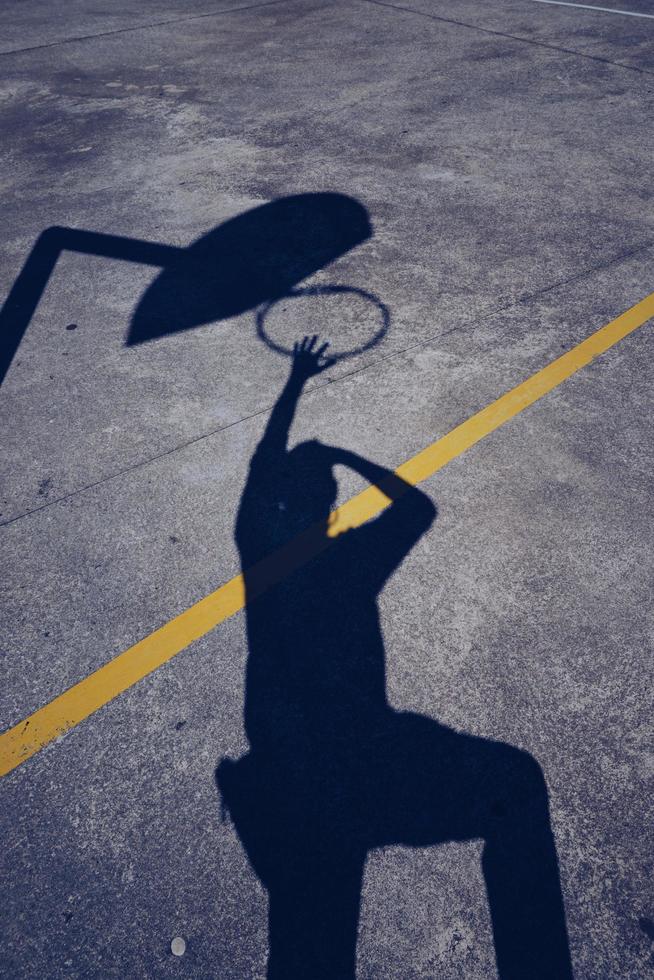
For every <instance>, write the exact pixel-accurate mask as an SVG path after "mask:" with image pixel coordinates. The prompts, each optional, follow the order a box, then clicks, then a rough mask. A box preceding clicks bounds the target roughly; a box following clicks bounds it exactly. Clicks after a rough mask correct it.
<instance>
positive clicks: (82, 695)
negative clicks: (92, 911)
mask: <svg viewBox="0 0 654 980" xmlns="http://www.w3.org/2000/svg"><path fill="white" fill-rule="evenodd" d="M651 317H654V293H652V294H651V295H650V296H648V297H647V298H646V299H644V300H642V301H641V302H640V303H637V304H636V305H635V306H632V307H631V309H629V310H627V311H626V313H623V314H622V315H621V316H619V317H617V319H615V320H612V321H611V323H608V324H607V325H606V326H605V327H602V328H601V329H600V330H598V331H597V332H596V333H594V334H592V335H591V336H590V337H588V338H587V339H586V340H584V341H582V343H580V344H578V345H577V346H576V347H574V348H573V349H572V350H570V351H568V353H567V354H563V356H562V357H558V358H557V359H556V360H555V361H552V362H551V364H548V365H547V367H545V368H543V369H542V370H541V371H537V372H536V374H533V375H532V376H531V377H530V378H528V379H527V380H526V381H523V382H522V384H519V385H518V386H517V387H516V388H513V389H512V390H511V391H509V392H507V393H506V394H505V395H502V397H501V398H498V399H497V401H494V402H492V403H491V404H490V405H488V406H487V407H486V408H484V409H482V410H481V411H480V412H477V414H476V415H473V416H471V418H469V419H467V420H466V421H465V422H462V423H461V425H458V426H457V427H456V428H455V429H452V431H451V432H448V433H447V435H445V436H443V437H442V438H441V439H438V440H436V442H434V443H432V444H431V445H430V446H427V448H426V449H423V450H422V451H421V452H419V453H417V455H415V456H413V457H412V458H411V459H409V460H407V462H405V463H403V464H402V466H400V467H399V469H398V470H397V473H398V475H399V476H401V477H402V479H404V480H406V482H407V483H410V484H412V485H414V484H417V483H420V482H421V481H422V480H425V479H427V477H429V476H432V475H433V474H434V473H436V472H437V471H438V470H440V469H441V468H442V467H443V466H445V465H446V463H449V462H450V460H452V459H455V458H456V457H457V456H460V455H461V454H462V453H464V452H465V451H466V449H469V448H470V447H471V446H474V445H475V443H477V442H479V441H480V440H481V439H483V438H484V436H487V435H489V434H490V433H491V432H493V431H494V430H495V429H498V428H499V427H500V426H501V425H504V423H505V422H508V421H509V419H512V418H513V417H514V416H515V415H518V414H519V413H520V412H522V411H523V410H524V409H525V408H527V407H528V406H529V405H532V404H533V403H534V402H535V401H538V399H539V398H542V397H543V395H546V394H547V393H548V392H550V391H552V389H554V388H556V387H557V385H560V384H561V382H562V381H565V380H566V378H569V377H570V376H571V375H573V374H575V372H576V371H579V369H580V368H582V367H585V366H586V365H587V364H590V362H591V361H592V360H593V359H594V358H595V357H597V356H598V355H599V354H602V353H604V351H607V350H608V349H609V348H610V347H613V346H614V344H617V343H618V342H619V341H620V340H622V339H623V338H624V337H626V336H627V335H628V334H630V333H632V331H634V330H636V329H637V328H638V327H641V326H643V324H644V323H646V322H647V321H648V320H649V319H650V318H651ZM387 505H388V498H387V497H386V496H385V495H384V494H383V493H382V492H381V491H380V490H379V489H378V488H377V487H368V488H367V489H366V490H364V491H362V492H361V493H359V494H357V495H356V496H355V497H352V498H351V499H350V500H348V501H347V502H346V503H344V504H343V505H342V507H339V508H338V510H336V511H335V512H334V514H333V515H332V519H331V522H330V527H329V537H330V538H333V537H335V536H336V535H337V534H339V533H340V532H341V531H343V530H345V529H347V528H350V527H357V526H359V525H360V524H363V523H365V522H366V521H369V520H370V519H371V518H372V517H374V516H375V515H376V514H378V513H379V512H380V511H382V510H383V509H384V508H385V507H386V506H387ZM328 543H329V542H328V541H327V540H326V538H325V534H324V530H322V529H321V528H320V527H319V526H316V527H314V528H309V530H308V531H306V532H304V533H303V534H301V535H299V536H298V537H297V538H295V539H294V540H293V541H291V542H289V544H288V545H286V546H285V547H284V548H282V549H281V550H280V551H277V552H275V553H274V554H273V555H271V556H269V557H268V558H266V559H264V560H263V561H262V562H260V563H259V564H258V565H257V566H255V568H253V569H251V570H250V572H249V573H248V577H249V582H250V596H249V598H252V597H253V592H254V594H260V593H261V592H264V591H266V589H268V588H270V587H271V586H272V585H273V584H274V583H275V582H278V581H280V580H281V579H282V578H284V577H285V576H286V575H288V574H289V572H290V571H292V570H293V569H294V568H297V567H298V566H300V565H302V564H304V563H305V562H307V561H309V560H310V559H311V558H313V557H315V555H317V554H318V553H319V552H320V551H321V550H323V549H324V548H325V547H327V546H328ZM252 583H256V584H255V586H254V590H253V586H252ZM244 605H245V588H244V582H243V575H236V576H235V577H234V578H233V579H231V580H230V581H229V582H227V583H226V584H225V585H221V586H220V588H219V589H216V591H215V592H212V593H211V594H210V595H208V596H206V597H205V598H204V599H201V600H200V601H199V602H196V603H195V605H193V606H191V607H190V608H189V609H187V610H185V612H183V613H180V615H179V616H176V617H175V618H174V619H171V620H170V621H169V622H168V623H166V624H165V625H164V626H162V627H160V628H159V629H158V630H155V632H154V633H151V634H150V635H149V636H146V637H145V638H144V639H143V640H140V641H139V642H138V643H135V644H134V646H132V647H129V649H128V650H125V651H124V653H121V654H119V655H118V656H117V657H115V658H114V659H113V660H110V661H109V663H107V664H105V665H104V667H100V668H99V670H96V671H94V673H92V674H89V676H88V677H85V678H84V679H83V680H81V681H80V682H79V683H78V684H75V685H73V687H70V688H68V690H67V691H64V692H63V694H60V695H59V697H56V698H55V699H54V700H53V701H50V703H49V704H46V705H44V707H43V708H39V710H38V711H35V712H34V714H32V715H30V716H29V717H28V718H25V719H23V721H21V722H19V723H18V724H17V725H14V727H13V728H10V729H9V730H8V731H6V732H4V733H3V734H2V735H0V775H3V776H4V775H6V774H7V773H9V772H11V771H12V770H13V769H15V768H16V767H17V766H19V765H20V764H21V763H22V762H25V760H26V759H29V758H30V756H32V755H34V754H35V753H36V752H38V751H39V750H40V749H42V748H44V747H45V746H46V745H48V744H49V743H50V742H52V741H54V740H55V739H56V738H58V737H59V736H60V735H63V734H64V733H65V732H68V731H70V729H71V728H74V727H75V726H76V725H79V723H80V722H81V721H83V720H84V719H85V718H88V717H89V715H92V714H93V713H94V712H95V711H97V710H98V709H99V708H101V707H102V706H103V705H105V704H107V703H108V702H109V701H111V700H113V698H115V697H116V696H117V695H118V694H121V693H122V692H123V691H126V690H127V689H128V688H130V687H132V685H133V684H136V683H137V681H140V680H141V679H142V678H143V677H146V676H147V675H148V674H150V673H152V671H154V670H156V669H157V667H160V666H161V665H162V664H165V663H166V662H167V661H168V660H171V659H172V658H173V657H174V656H176V655H177V654H178V653H181V651H182V650H185V649H186V648H187V647H188V646H189V645H190V644H191V643H193V641H194V640H197V639H199V638H200V637H201V636H204V635H205V634H206V633H208V632H209V631H210V630H212V629H213V628H214V627H215V626H218V625H219V623H222V622H224V621H225V620H226V619H228V618H229V617H230V616H233V615H234V613H236V612H238V611H239V610H240V609H242V608H243V606H244Z"/></svg>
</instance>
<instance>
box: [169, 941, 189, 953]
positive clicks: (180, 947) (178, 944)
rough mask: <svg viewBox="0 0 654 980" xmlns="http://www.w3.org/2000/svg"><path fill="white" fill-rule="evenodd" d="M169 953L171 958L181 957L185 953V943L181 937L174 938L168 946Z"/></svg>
mask: <svg viewBox="0 0 654 980" xmlns="http://www.w3.org/2000/svg"><path fill="white" fill-rule="evenodd" d="M170 951H171V953H172V954H173V956H183V955H184V953H185V952H186V942H185V940H183V939H182V937H181V936H175V938H174V939H173V941H172V943H171V944H170Z"/></svg>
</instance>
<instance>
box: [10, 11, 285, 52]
mask: <svg viewBox="0 0 654 980" xmlns="http://www.w3.org/2000/svg"><path fill="white" fill-rule="evenodd" d="M284 2H285V0H264V2H263V3H250V4H247V5H244V6H243V7H221V8H220V10H209V11H205V12H204V13H202V14H190V15H189V16H188V17H174V18H171V19H170V20H158V21H154V23H152V24H136V25H135V26H134V27H117V28H115V29H114V30H112V31H99V32H98V33H97V34H79V35H76V36H75V37H64V38H61V39H60V40H59V41H48V42H46V43H44V44H34V45H32V46H31V47H27V48H13V49H12V50H11V51H0V57H3V58H6V57H7V56H8V55H10V54H25V53H26V52H29V51H41V50H42V49H43V48H56V47H59V45H61V44H73V42H75V41H91V40H93V39H94V38H96V37H111V36H112V35H114V34H129V33H132V32H134V31H147V30H151V29H152V28H154V27H167V26H168V25H169V24H186V23H187V22H188V21H191V20H202V19H203V18H205V17H220V16H221V14H236V13H239V11H241V10H258V9H259V7H273V6H275V5H276V4H280V3H284Z"/></svg>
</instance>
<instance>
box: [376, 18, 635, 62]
mask: <svg viewBox="0 0 654 980" xmlns="http://www.w3.org/2000/svg"><path fill="white" fill-rule="evenodd" d="M360 2H361V3H370V4H373V5H374V6H376V7H388V8H389V9H390V10H399V11H401V12H403V13H406V14H414V15H415V16H416V17H426V18H427V20H437V21H441V22H443V23H445V24H454V25H455V26H456V27H467V28H469V29H470V30H472V31H480V32H481V33H483V34H492V35H494V36H495V37H503V38H506V39H508V40H510V41H522V42H523V43H524V44H533V45H535V46H536V47H539V48H547V49H548V50H550V51H557V52H558V53H559V54H571V55H575V56H576V57H577V58H587V59H588V60H590V61H599V62H600V63H601V64H604V65H612V66H613V67H614V68H624V69H625V70H626V71H635V72H637V73H638V74H640V75H654V71H650V70H649V69H648V68H639V67H637V66H636V65H626V64H625V63H624V62H622V61H612V60H611V59H610V58H603V57H602V56H601V55H597V54H586V53H585V52H584V51H577V50H576V49H575V48H564V47H561V46H560V45H558V44H550V43H549V42H548V41H537V40H536V39H535V38H531V37H521V36H520V35H519V34H508V33H506V32H505V31H495V30H493V29H492V28H490V27H480V26H479V25H478V24H468V23H466V22H465V21H462V20H454V18H452V17H443V16H441V15H440V14H428V13H425V11H423V10H414V9H413V7H403V6H402V5H401V4H398V3H388V2H386V0H360Z"/></svg>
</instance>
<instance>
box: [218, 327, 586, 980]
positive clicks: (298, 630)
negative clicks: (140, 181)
mask: <svg viewBox="0 0 654 980" xmlns="http://www.w3.org/2000/svg"><path fill="white" fill-rule="evenodd" d="M328 363H329V362H328V360H327V359H326V356H325V350H324V348H317V347H316V345H315V338H314V339H313V340H312V341H307V339H306V338H305V341H304V342H303V343H302V344H301V345H299V346H298V347H297V348H296V351H295V356H294V360H293V364H292V367H291V372H290V375H289V378H288V381H287V383H286V386H285V387H284V389H283V391H282V393H281V395H280V397H279V400H278V401H277V403H276V405H275V407H274V409H273V411H272V413H271V415H270V420H269V422H268V425H267V428H266V430H265V433H264V435H263V438H262V439H261V442H260V443H259V445H258V447H257V449H256V452H255V453H254V456H253V457H252V461H251V465H250V470H249V475H248V479H247V483H246V486H245V489H244V492H243V496H242V499H241V503H240V508H239V512H238V518H237V522H236V541H237V544H238V548H239V551H240V556H241V561H242V566H243V569H244V577H245V588H246V594H247V599H248V602H247V605H246V607H245V608H246V617H247V637H248V644H249V656H248V662H247V675H246V695H245V712H244V715H245V730H246V734H247V737H248V739H249V743H250V751H249V752H248V753H247V754H246V755H245V756H243V757H242V758H241V759H240V760H238V761H233V760H231V759H223V760H222V761H221V763H220V765H219V766H218V769H217V772H216V779H217V783H218V788H219V792H220V794H221V797H222V801H223V805H224V807H225V808H226V809H227V810H228V811H229V813H230V814H231V817H232V819H233V821H234V824H235V827H236V829H237V831H238V834H239V836H240V838H241V841H242V843H243V846H244V848H245V850H246V852H247V855H248V857H249V859H250V862H251V864H252V867H253V868H254V870H255V872H256V874H257V875H258V876H259V878H260V879H261V881H262V882H263V884H264V885H265V887H266V889H267V890H268V894H269V961H268V977H269V978H270V980H281V978H283V980H299V978H303V980H328V978H329V980H346V978H353V977H354V976H355V959H356V941H357V925H358V919H359V905H360V894H361V885H362V876H363V871H364V864H365V861H366V855H367V854H368V852H369V851H371V850H372V849H374V848H378V847H383V846H386V845H393V844H398V845H409V846H413V847H428V846H432V845H435V844H440V843H443V842H445V841H466V840H471V839H473V838H474V839H477V838H479V839H481V840H482V841H483V844H484V849H483V857H482V868H483V874H484V879H485V882H486V889H487V896H488V902H489V907H490V915H491V921H492V928H493V936H494V942H495V951H496V959H497V968H498V973H499V976H500V978H501V980H539V978H542V980H544V978H548V980H554V978H556V980H566V978H570V977H571V976H572V971H571V966H570V957H569V952H568V942H567V934H566V924H565V915H564V908H563V901H562V896H561V888H560V883H559V874H558V864H557V857H556V851H555V845H554V839H553V836H552V830H551V826H550V819H549V812H548V797H547V790H546V787H545V782H544V779H543V774H542V772H541V769H540V767H539V765H538V763H537V762H536V761H535V760H534V759H533V758H532V757H531V756H530V755H528V754H527V753H526V752H523V751H520V750H518V749H517V748H514V747H512V746H511V745H506V744H503V743H500V742H493V741H489V740H487V739H483V738H476V737H473V736H470V735H466V734H462V733H459V732H456V731H453V730H451V729H449V728H446V727H445V726H443V725H441V724H439V723H437V722H436V721H433V720H432V719H430V718H426V717H422V716H420V715H417V714H412V713H408V712H402V711H396V710H394V709H393V708H392V707H391V706H390V705H389V704H388V702H387V700H386V691H385V663H384V660H385V658H384V640H383V636H382V629H381V625H380V618H379V611H378V607H377V596H378V595H379V593H380V592H381V590H382V588H383V586H384V583H385V582H386V581H387V580H388V578H389V577H390V576H391V575H392V573H393V572H394V571H395V569H397V568H398V566H399V565H400V564H401V563H402V561H403V559H404V558H405V557H406V556H407V555H408V553H409V552H410V551H411V548H412V547H413V545H414V544H415V543H416V542H417V541H418V540H419V538H420V537H421V535H423V534H424V533H425V532H426V531H427V530H428V529H429V528H430V526H431V525H432V522H433V521H434V519H435V517H436V508H435V506H434V504H433V503H432V502H431V500H430V499H429V497H428V496H427V495H426V494H424V493H423V492H421V491H420V490H419V489H417V488H415V487H412V486H410V485H408V484H407V483H406V482H405V481H404V480H402V479H401V478H400V477H399V476H397V475H395V474H393V473H392V472H390V471H389V470H387V469H385V468H384V467H382V466H378V465H376V464H375V463H372V462H369V461H368V460H366V459H363V458H362V457H360V456H358V455H356V454H355V453H353V452H349V451H346V450H344V449H338V448H334V447H330V446H325V445H322V444H320V443H318V442H315V441H314V442H304V443H301V444H299V445H297V446H295V447H294V448H292V449H289V448H288V439H289V430H290V427H291V423H292V421H293V417H294V413H295V411H296V407H297V404H298V400H299V398H300V395H301V392H302V389H303V386H304V384H305V382H306V380H307V379H308V378H309V377H311V376H312V375H315V374H318V373H319V372H320V371H321V370H322V369H323V368H324V367H325V366H327V365H328ZM337 464H339V465H344V466H349V467H351V468H352V469H353V470H355V471H356V472H357V473H359V474H360V475H361V476H362V477H364V478H365V480H367V481H368V482H369V483H371V484H373V485H374V486H376V487H378V488H379V489H380V490H381V491H382V492H383V494H385V496H386V497H387V498H388V500H389V502H390V504H389V506H388V507H387V508H386V509H385V510H384V511H382V513H381V514H380V516H378V517H376V518H375V519H374V520H371V521H369V522H368V523H366V524H363V525H362V526H359V527H357V528H356V529H353V530H348V531H346V532H345V533H342V534H340V535H338V536H337V537H335V538H333V539H330V538H328V529H329V514H330V508H331V507H332V506H333V504H334V501H335V498H336V491H337V484H336V481H335V478H334V475H333V468H334V466H335V465H337ZM291 540H295V541H297V540H300V541H304V542H305V545H304V546H303V547H305V549H306V551H307V557H308V556H310V555H313V557H312V558H311V559H310V560H308V561H307V562H306V563H305V564H302V562H301V556H299V555H298V553H297V549H296V553H295V555H294V557H293V559H292V561H291V564H290V566H289V569H288V574H286V576H285V577H282V576H281V574H280V573H279V570H277V572H274V571H271V570H272V569H274V565H275V560H276V559H275V557H274V556H281V557H280V558H279V561H287V560H288V542H289V541H291ZM306 542H309V543H308V545H307V544H306ZM271 555H272V556H273V557H272V558H271V557H270V556H271ZM284 555H286V558H284V557H283V556H284Z"/></svg>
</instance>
